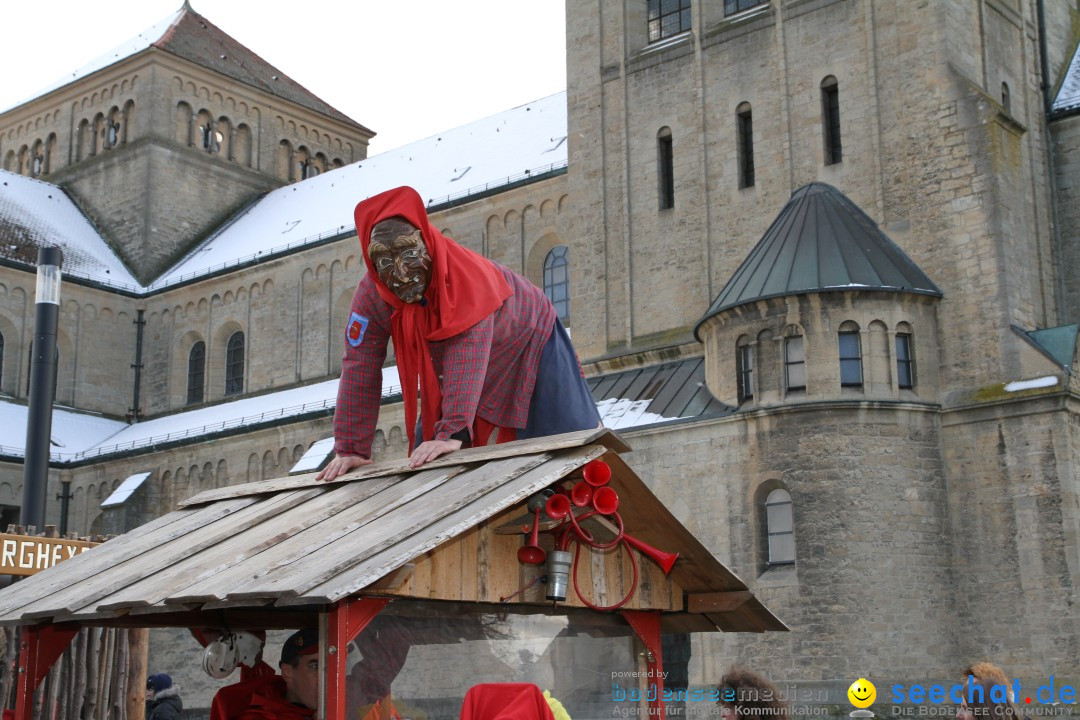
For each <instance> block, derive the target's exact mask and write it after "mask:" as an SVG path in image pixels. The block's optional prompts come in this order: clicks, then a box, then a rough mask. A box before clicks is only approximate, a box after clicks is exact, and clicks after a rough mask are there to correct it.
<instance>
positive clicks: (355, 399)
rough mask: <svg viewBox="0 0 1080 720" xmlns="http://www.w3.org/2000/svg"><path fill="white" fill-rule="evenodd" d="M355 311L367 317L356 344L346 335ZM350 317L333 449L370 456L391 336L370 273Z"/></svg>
mask: <svg viewBox="0 0 1080 720" xmlns="http://www.w3.org/2000/svg"><path fill="white" fill-rule="evenodd" d="M354 314H355V315H359V316H360V317H361V318H365V319H366V320H367V322H366V327H365V328H364V330H363V333H362V335H361V338H360V342H359V343H358V344H357V345H356V346H353V344H352V343H351V342H349V338H348V337H347V333H348V332H349V330H348V328H349V325H350V324H351V323H352V322H353V315H354ZM349 317H350V320H349V322H347V323H346V328H345V333H344V334H343V337H344V339H345V356H344V357H343V358H342V360H341V380H340V382H339V383H338V397H337V408H336V409H335V410H334V451H335V452H336V453H337V454H338V455H359V456H360V457H363V458H368V459H370V458H371V441H372V440H373V439H374V437H375V423H376V422H377V421H378V419H379V404H380V402H381V400H382V366H383V362H384V361H385V360H386V344H387V341H388V340H389V338H390V308H389V306H388V305H387V304H386V302H385V301H384V300H383V299H382V298H380V297H379V293H378V291H377V290H376V289H375V284H374V283H373V282H372V281H371V280H370V279H369V276H368V275H364V277H362V278H361V279H360V284H359V285H358V286H357V287H356V294H354V295H353V301H352V309H351V312H350V316H349Z"/></svg>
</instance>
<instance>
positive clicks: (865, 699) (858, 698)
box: [847, 678, 877, 708]
mask: <svg viewBox="0 0 1080 720" xmlns="http://www.w3.org/2000/svg"><path fill="white" fill-rule="evenodd" d="M847 697H848V700H850V701H851V704H852V705H854V706H855V707H857V708H868V707H870V706H871V705H873V704H874V700H875V699H876V698H877V688H875V687H874V683H872V682H870V681H869V680H867V679H866V678H859V679H858V680H856V681H855V682H853V683H851V687H849V688H848V689H847Z"/></svg>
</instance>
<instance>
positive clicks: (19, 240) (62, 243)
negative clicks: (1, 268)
mask: <svg viewBox="0 0 1080 720" xmlns="http://www.w3.org/2000/svg"><path fill="white" fill-rule="evenodd" d="M49 246H58V247H59V248H60V249H61V251H63V253H64V265H63V271H64V274H65V275H67V274H71V275H74V276H77V277H84V278H92V279H95V280H97V281H99V282H102V283H106V284H111V285H120V286H125V285H136V284H137V281H136V280H135V277H134V276H133V275H132V274H131V273H130V272H129V271H128V269H127V268H126V267H125V266H124V263H123V262H122V261H121V260H120V257H119V256H118V255H117V254H116V253H115V252H113V250H112V248H111V247H109V245H108V243H106V242H105V240H103V239H102V237H101V235H99V234H98V231H97V230H96V229H95V228H94V226H93V225H91V224H90V221H89V220H87V219H86V216H85V215H83V213H82V210H80V209H79V207H78V206H77V205H76V204H75V203H74V202H73V201H72V199H71V198H70V197H69V196H68V194H67V193H66V192H64V190H63V189H62V188H60V187H58V186H56V185H52V184H50V183H47V182H42V181H40V180H35V179H33V178H28V177H24V176H22V175H19V174H17V173H13V172H8V171H7V170H0V259H3V260H8V261H12V262H15V263H18V264H20V265H30V266H35V265H36V264H37V251H38V248H40V247H49Z"/></svg>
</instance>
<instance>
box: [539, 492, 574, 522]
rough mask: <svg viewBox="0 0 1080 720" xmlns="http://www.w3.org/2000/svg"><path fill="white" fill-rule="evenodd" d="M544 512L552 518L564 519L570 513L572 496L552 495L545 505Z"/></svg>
mask: <svg viewBox="0 0 1080 720" xmlns="http://www.w3.org/2000/svg"><path fill="white" fill-rule="evenodd" d="M544 512H546V513H547V516H548V517H549V518H551V519H552V520H562V519H563V518H564V517H566V516H567V515H569V514H570V498H568V497H567V496H565V495H552V496H551V497H549V498H548V500H547V503H546V504H545V505H544Z"/></svg>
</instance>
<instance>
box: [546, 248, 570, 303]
mask: <svg viewBox="0 0 1080 720" xmlns="http://www.w3.org/2000/svg"><path fill="white" fill-rule="evenodd" d="M569 254H570V248H568V247H566V246H565V245H556V246H555V247H553V248H552V249H551V252H549V253H548V254H547V257H546V258H544V294H545V295H547V296H548V300H550V301H551V304H552V305H554V306H555V312H556V313H558V315H559V319H560V320H562V321H564V322H565V321H567V320H569V319H570V258H569Z"/></svg>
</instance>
